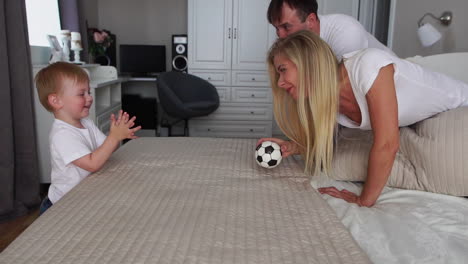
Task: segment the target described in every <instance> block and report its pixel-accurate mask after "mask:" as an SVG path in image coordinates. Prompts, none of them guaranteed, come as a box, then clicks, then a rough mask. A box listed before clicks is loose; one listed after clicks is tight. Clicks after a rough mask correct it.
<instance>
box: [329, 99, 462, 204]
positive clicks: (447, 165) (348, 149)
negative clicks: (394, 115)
mask: <svg viewBox="0 0 468 264" xmlns="http://www.w3.org/2000/svg"><path fill="white" fill-rule="evenodd" d="M337 145H338V146H337V151H336V154H335V156H334V161H333V174H332V175H331V177H332V178H333V179H335V180H344V181H364V180H365V179H366V177H367V160H368V157H369V151H370V149H371V147H372V132H371V131H361V130H358V129H343V130H341V132H340V136H339V140H338V143H337ZM387 185H388V186H391V187H396V188H403V189H411V190H421V191H429V192H434V193H443V194H449V195H455V196H468V107H460V108H457V109H453V110H450V111H447V112H443V113H440V114H438V115H435V116H433V117H431V118H428V119H426V120H424V121H421V122H419V123H417V124H415V125H413V126H411V127H402V128H400V149H399V151H398V153H397V155H396V157H395V162H394V164H393V168H392V171H391V173H390V177H389V179H388V182H387Z"/></svg>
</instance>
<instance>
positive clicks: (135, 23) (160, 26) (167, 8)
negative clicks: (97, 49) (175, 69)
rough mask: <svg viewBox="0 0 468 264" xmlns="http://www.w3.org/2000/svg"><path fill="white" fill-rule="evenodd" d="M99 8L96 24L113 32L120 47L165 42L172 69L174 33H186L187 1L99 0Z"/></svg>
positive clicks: (167, 59) (168, 66)
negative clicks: (122, 45) (121, 45)
mask: <svg viewBox="0 0 468 264" xmlns="http://www.w3.org/2000/svg"><path fill="white" fill-rule="evenodd" d="M97 10H98V16H97V17H98V19H97V20H98V21H97V27H98V28H100V29H108V30H110V31H111V32H112V33H114V34H115V35H116V37H117V43H116V44H117V47H118V45H120V44H148V45H166V68H167V70H170V69H171V68H170V60H171V58H170V56H171V45H172V43H171V42H172V35H173V34H187V0H132V1H129V0H98V8H97ZM89 25H90V26H91V25H92V24H91V23H89ZM117 54H118V50H117Z"/></svg>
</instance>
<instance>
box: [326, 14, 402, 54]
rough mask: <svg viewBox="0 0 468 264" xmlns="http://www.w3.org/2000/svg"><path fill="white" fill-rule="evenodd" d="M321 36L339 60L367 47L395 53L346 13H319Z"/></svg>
mask: <svg viewBox="0 0 468 264" xmlns="http://www.w3.org/2000/svg"><path fill="white" fill-rule="evenodd" d="M318 17H319V20H320V38H322V39H323V40H324V41H325V42H327V43H328V45H329V46H330V47H331V49H332V50H333V52H334V53H335V56H336V58H337V59H338V61H341V58H342V57H343V55H344V54H346V53H349V52H352V51H356V50H361V49H365V48H377V49H381V50H384V51H387V52H389V53H390V54H393V55H395V54H394V53H393V51H392V50H391V49H389V48H388V47H387V46H385V45H384V44H382V43H381V42H379V41H378V40H377V39H376V38H375V37H374V36H372V35H371V34H370V33H369V32H367V31H366V29H365V28H364V27H363V26H362V25H361V24H360V23H359V21H357V20H356V19H354V18H353V17H351V16H348V15H344V14H331V15H319V16H318Z"/></svg>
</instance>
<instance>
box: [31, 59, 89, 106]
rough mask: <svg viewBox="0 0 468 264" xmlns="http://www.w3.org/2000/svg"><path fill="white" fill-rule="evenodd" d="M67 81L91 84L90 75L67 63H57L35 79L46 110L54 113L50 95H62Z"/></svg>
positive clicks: (43, 70) (38, 74)
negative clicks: (49, 98)
mask: <svg viewBox="0 0 468 264" xmlns="http://www.w3.org/2000/svg"><path fill="white" fill-rule="evenodd" d="M65 80H71V81H73V82H75V83H83V82H89V77H88V74H87V73H86V72H85V71H84V70H83V69H82V68H80V67H79V66H76V65H74V64H71V63H67V62H56V63H53V64H51V65H49V66H47V67H45V68H43V69H41V70H40V71H39V72H38V73H37V74H36V77H35V78H34V81H35V83H36V88H37V94H38V95H39V100H40V101H41V104H42V105H43V106H44V108H45V109H47V111H49V112H53V111H54V108H53V107H52V106H51V105H50V104H49V100H48V97H49V95H50V94H60V93H61V92H62V91H63V85H64V81H65Z"/></svg>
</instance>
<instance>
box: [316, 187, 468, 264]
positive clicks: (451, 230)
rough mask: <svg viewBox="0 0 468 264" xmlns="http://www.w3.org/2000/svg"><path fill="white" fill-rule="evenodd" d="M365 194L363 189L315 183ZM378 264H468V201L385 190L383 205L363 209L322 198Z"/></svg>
mask: <svg viewBox="0 0 468 264" xmlns="http://www.w3.org/2000/svg"><path fill="white" fill-rule="evenodd" d="M312 186H313V187H314V188H318V187H328V186H335V187H336V188H338V189H347V190H349V191H352V192H354V193H360V192H361V189H362V184H360V183H352V182H344V181H335V180H331V179H324V178H319V179H314V180H313V181H312ZM322 197H323V198H324V199H325V200H326V201H327V202H328V204H329V205H330V206H331V207H332V208H333V210H335V212H336V214H337V215H338V217H339V218H340V219H341V221H342V223H343V224H344V225H345V226H346V227H347V228H348V230H349V231H350V232H351V234H352V235H353V237H354V239H355V240H356V241H357V242H358V244H359V245H360V246H361V248H362V249H363V250H364V251H365V252H366V253H367V254H368V256H369V258H370V259H371V261H372V262H374V263H379V264H386V263H398V264H404V263H425V264H427V263H450V264H455V263H468V199H466V198H461V197H454V196H448V195H442V194H435V193H429V192H422V191H412V190H402V189H396V188H390V187H385V189H384V190H383V193H382V194H381V195H380V197H379V199H378V201H377V203H376V204H375V205H374V206H373V207H371V208H366V207H359V206H357V205H356V204H350V203H347V202H346V201H344V200H341V199H337V198H334V197H331V196H329V195H325V194H324V195H322Z"/></svg>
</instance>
